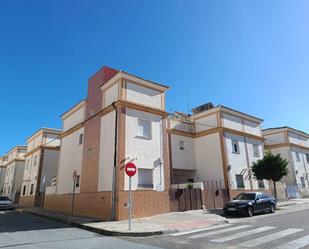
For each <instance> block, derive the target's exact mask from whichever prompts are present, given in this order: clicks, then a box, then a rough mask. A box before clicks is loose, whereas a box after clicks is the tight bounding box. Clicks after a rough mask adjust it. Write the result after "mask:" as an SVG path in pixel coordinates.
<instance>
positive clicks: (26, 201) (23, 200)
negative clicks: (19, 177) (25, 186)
mask: <svg viewBox="0 0 309 249" xmlns="http://www.w3.org/2000/svg"><path fill="white" fill-rule="evenodd" d="M19 205H21V206H26V207H33V206H34V196H21V197H20V198H19Z"/></svg>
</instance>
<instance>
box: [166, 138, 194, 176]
mask: <svg viewBox="0 0 309 249" xmlns="http://www.w3.org/2000/svg"><path fill="white" fill-rule="evenodd" d="M180 141H184V142H185V145H186V149H185V150H180V147H179V143H180ZM171 152H172V155H171V157H172V165H173V169H187V170H196V161H195V143H194V138H190V137H185V136H180V135H175V134H171Z"/></svg>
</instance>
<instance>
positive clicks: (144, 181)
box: [138, 168, 153, 188]
mask: <svg viewBox="0 0 309 249" xmlns="http://www.w3.org/2000/svg"><path fill="white" fill-rule="evenodd" d="M138 187H139V188H153V169H140V168H139V169H138Z"/></svg>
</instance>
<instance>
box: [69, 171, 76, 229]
mask: <svg viewBox="0 0 309 249" xmlns="http://www.w3.org/2000/svg"><path fill="white" fill-rule="evenodd" d="M76 177H77V171H76V170H74V172H73V193H72V204H71V217H70V223H72V219H73V213H74V201H75V186H76Z"/></svg>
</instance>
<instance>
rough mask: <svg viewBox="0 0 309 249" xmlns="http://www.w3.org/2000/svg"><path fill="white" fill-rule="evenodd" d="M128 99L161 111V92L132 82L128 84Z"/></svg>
mask: <svg viewBox="0 0 309 249" xmlns="http://www.w3.org/2000/svg"><path fill="white" fill-rule="evenodd" d="M126 99H127V100H128V101H131V102H135V103H139V104H142V105H146V106H151V107H154V108H158V109H161V92H159V91H156V90H153V89H150V88H146V87H143V86H140V85H137V84H134V83H131V82H127V89H126Z"/></svg>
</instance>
